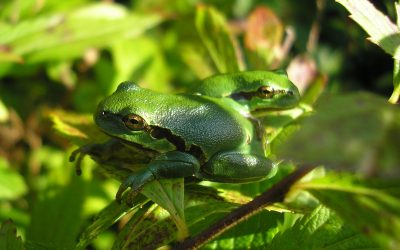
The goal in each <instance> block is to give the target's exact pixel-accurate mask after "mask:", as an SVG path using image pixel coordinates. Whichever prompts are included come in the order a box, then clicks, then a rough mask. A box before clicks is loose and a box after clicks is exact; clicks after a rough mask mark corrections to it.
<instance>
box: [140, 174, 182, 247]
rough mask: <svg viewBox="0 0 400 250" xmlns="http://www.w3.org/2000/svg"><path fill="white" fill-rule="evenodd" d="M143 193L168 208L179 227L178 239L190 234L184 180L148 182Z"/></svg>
mask: <svg viewBox="0 0 400 250" xmlns="http://www.w3.org/2000/svg"><path fill="white" fill-rule="evenodd" d="M142 193H143V194H144V195H146V196H147V197H149V198H150V199H151V200H152V201H153V202H155V203H156V204H158V205H159V206H161V207H162V208H164V209H165V210H167V211H168V212H169V214H170V216H171V218H172V219H173V221H174V222H175V225H176V227H177V228H178V233H177V239H178V240H183V239H184V238H186V237H188V236H189V232H188V228H187V225H186V222H185V213H184V209H185V208H184V180H183V178H178V179H166V180H156V181H153V182H151V183H149V184H147V185H146V186H145V187H144V189H143V191H142Z"/></svg>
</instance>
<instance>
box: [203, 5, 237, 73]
mask: <svg viewBox="0 0 400 250" xmlns="http://www.w3.org/2000/svg"><path fill="white" fill-rule="evenodd" d="M196 28H197V30H198V32H199V34H200V37H201V40H202V41H203V43H204V45H205V46H206V48H207V49H208V52H209V53H210V56H211V58H212V59H213V61H214V63H215V65H216V67H217V69H218V71H219V73H226V72H236V71H239V70H240V69H241V68H242V66H241V61H240V59H239V57H238V53H237V49H238V48H237V47H235V46H236V45H235V42H234V40H233V36H232V34H231V32H230V31H229V28H228V26H227V23H226V20H225V18H224V16H223V15H222V14H221V13H220V12H218V11H217V10H216V9H214V8H213V7H208V6H203V5H201V6H199V7H198V8H197V12H196Z"/></svg>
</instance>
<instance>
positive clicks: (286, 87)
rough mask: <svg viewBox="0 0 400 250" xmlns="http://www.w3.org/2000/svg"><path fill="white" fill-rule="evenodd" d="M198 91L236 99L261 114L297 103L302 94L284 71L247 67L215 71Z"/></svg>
mask: <svg viewBox="0 0 400 250" xmlns="http://www.w3.org/2000/svg"><path fill="white" fill-rule="evenodd" d="M194 92H195V93H198V94H200V95H207V96H212V97H218V98H227V99H228V100H233V101H235V102H237V103H238V104H240V105H241V106H243V107H245V108H246V109H245V111H247V113H251V115H252V116H255V117H260V116H263V115H264V114H265V113H266V112H269V111H271V110H282V109H290V108H293V107H295V106H296V105H297V104H298V102H299V100H300V94H299V91H298V89H297V87H296V86H295V85H294V84H293V83H292V82H291V81H290V80H289V79H288V77H287V75H286V74H285V73H284V72H280V71H245V72H236V73H227V74H220V75H214V76H211V77H209V78H206V79H204V80H203V81H201V82H200V84H199V85H198V86H197V88H195V90H194Z"/></svg>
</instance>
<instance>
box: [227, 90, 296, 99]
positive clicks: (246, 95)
mask: <svg viewBox="0 0 400 250" xmlns="http://www.w3.org/2000/svg"><path fill="white" fill-rule="evenodd" d="M287 93H290V92H288V91H286V90H283V89H282V90H279V89H278V90H274V93H273V94H272V95H271V98H272V97H273V96H274V95H280V94H287ZM289 95H290V94H289ZM258 96H259V93H258V91H250V92H244V91H242V92H238V93H233V94H231V95H230V96H229V97H230V98H232V99H233V100H236V101H238V100H242V99H245V100H250V99H251V98H253V97H258Z"/></svg>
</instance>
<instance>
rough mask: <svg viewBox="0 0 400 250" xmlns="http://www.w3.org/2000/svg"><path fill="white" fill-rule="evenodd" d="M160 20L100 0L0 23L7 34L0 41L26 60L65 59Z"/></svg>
mask: <svg viewBox="0 0 400 250" xmlns="http://www.w3.org/2000/svg"><path fill="white" fill-rule="evenodd" d="M161 20H162V19H161V17H160V16H159V15H150V14H147V15H136V14H127V10H126V9H125V8H124V7H122V6H120V5H118V4H111V3H107V4H106V3H98V4H92V5H89V6H85V7H82V8H80V9H75V10H72V11H69V12H67V13H54V14H52V15H48V16H39V17H36V18H34V19H32V20H25V21H22V22H20V23H18V24H17V25H16V26H11V25H9V26H6V25H4V26H0V33H2V34H5V35H4V36H2V37H0V44H3V45H4V46H7V47H10V48H12V51H11V53H14V54H16V55H19V56H22V57H23V59H24V61H25V62H27V63H33V62H43V61H48V60H66V59H72V58H77V57H81V56H82V54H83V53H84V52H85V51H86V50H87V49H89V48H102V47H104V46H106V45H109V44H110V43H112V42H114V41H116V40H118V39H125V38H130V37H135V36H138V35H140V34H142V33H143V32H144V31H145V30H147V29H149V28H151V27H154V26H155V25H157V24H158V23H160V21H161ZM99 27H101V28H99ZM66 51H68V53H65V52H66Z"/></svg>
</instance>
